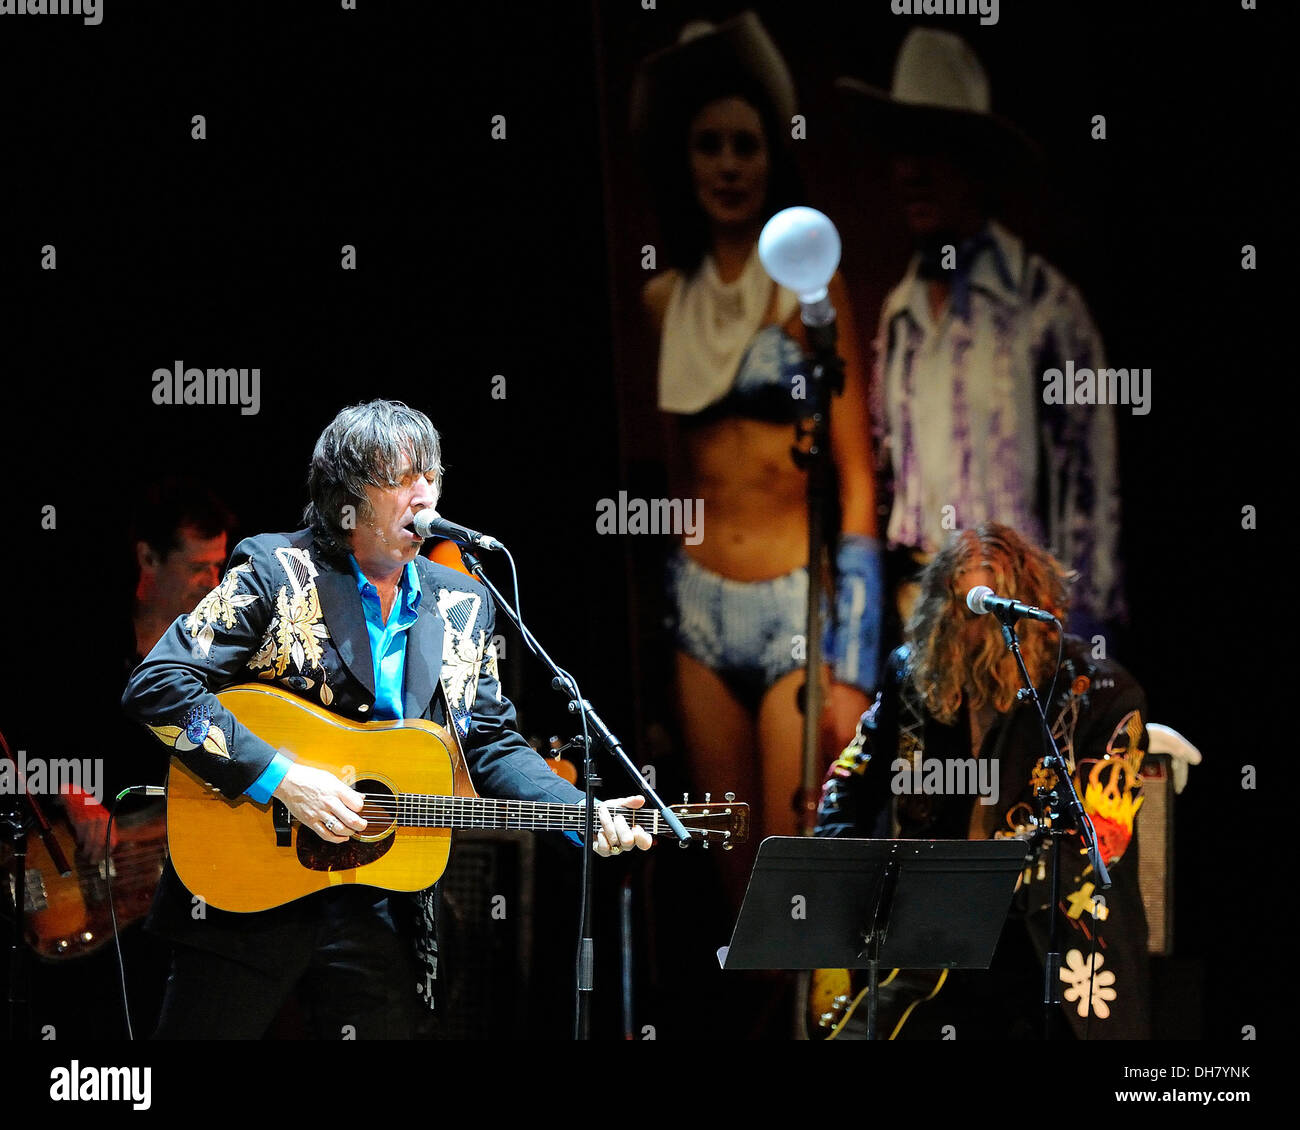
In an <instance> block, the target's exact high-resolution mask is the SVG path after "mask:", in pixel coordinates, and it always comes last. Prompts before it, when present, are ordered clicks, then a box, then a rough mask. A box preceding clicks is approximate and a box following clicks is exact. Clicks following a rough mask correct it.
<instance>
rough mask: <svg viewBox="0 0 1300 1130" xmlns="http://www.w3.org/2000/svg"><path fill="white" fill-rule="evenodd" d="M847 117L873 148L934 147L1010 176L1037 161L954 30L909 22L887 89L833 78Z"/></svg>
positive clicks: (1032, 146)
mask: <svg viewBox="0 0 1300 1130" xmlns="http://www.w3.org/2000/svg"><path fill="white" fill-rule="evenodd" d="M835 88H836V90H837V91H838V92H839V93H840V95H841V97H842V98H843V99H844V100H845V102H846V104H847V108H848V112H849V118H850V121H851V122H852V123H853V124H854V125H855V126H856V127H857V128H858V129H859V130H860V131H861V132H862V133H864V134H865V135H867V137H868V138H870V139H871V140H873V141H875V142H876V143H877V144H879V145H880V146H881V148H884V149H887V150H893V151H899V150H907V149H911V148H914V147H921V148H941V149H946V150H953V151H956V152H958V153H962V154H965V155H966V156H968V157H969V158H972V159H975V160H978V161H979V162H980V163H982V164H984V165H985V167H986V169H988V170H990V171H994V170H996V171H998V172H999V173H1001V174H1003V175H1011V174H1012V173H1013V172H1014V171H1016V170H1018V169H1024V168H1026V167H1028V166H1032V165H1035V164H1037V163H1038V162H1039V161H1040V159H1041V153H1040V151H1039V149H1038V146H1037V145H1036V144H1035V143H1034V142H1033V141H1032V140H1031V139H1030V138H1029V137H1028V135H1026V134H1025V133H1024V132H1022V131H1021V130H1020V128H1019V127H1018V126H1016V125H1015V124H1014V123H1012V122H1011V121H1009V120H1008V119H1007V118H1004V117H1002V116H1001V115H999V114H995V113H993V111H992V109H991V108H990V98H989V80H988V74H987V73H986V72H985V70H984V67H983V66H982V65H981V63H980V61H979V59H978V58H977V57H976V55H975V52H974V51H972V50H971V48H970V46H969V45H968V44H967V43H966V41H965V40H964V39H962V38H961V36H959V35H956V34H954V33H953V32H950V31H938V30H935V29H933V28H913V29H912V31H910V32H909V33H908V35H907V38H906V39H904V40H903V45H902V47H900V48H899V50H898V60H897V62H896V63H895V64H894V80H893V85H892V86H891V87H890V89H889V90H888V91H886V90H881V89H880V88H879V87H874V86H870V85H868V84H867V83H865V82H862V81H860V80H859V79H856V78H849V77H842V78H839V79H836V81H835Z"/></svg>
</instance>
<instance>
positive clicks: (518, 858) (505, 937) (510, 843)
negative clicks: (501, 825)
mask: <svg viewBox="0 0 1300 1130" xmlns="http://www.w3.org/2000/svg"><path fill="white" fill-rule="evenodd" d="M534 850H535V837H534V834H533V833H532V832H513V831H485V830H480V829H462V830H458V831H457V832H456V836H455V840H454V841H453V844H452V849H451V861H450V863H449V864H448V866H447V870H446V871H445V872H444V873H443V877H442V879H441V880H440V881H439V884H438V885H439V888H440V889H441V892H442V901H441V905H440V906H439V910H438V946H439V958H440V961H439V965H440V968H439V976H440V977H441V978H442V998H441V1001H442V1012H443V1014H442V1018H441V1021H440V1022H439V1025H438V1034H439V1037H440V1038H442V1039H447V1040H485V1039H523V1038H525V1037H526V1035H527V1033H526V1024H527V1020H528V1016H527V1007H528V1001H529V998H530V993H529V985H530V982H531V980H532V972H533V971H532V953H533V916H534V911H533V906H534V897H535V892H534V885H535V880H534Z"/></svg>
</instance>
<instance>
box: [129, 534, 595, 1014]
mask: <svg viewBox="0 0 1300 1130" xmlns="http://www.w3.org/2000/svg"><path fill="white" fill-rule="evenodd" d="M416 567H417V569H418V571H419V576H420V582H421V604H420V612H419V615H418V617H417V618H416V621H415V623H414V624H412V625H411V627H410V628H409V629H408V631H409V635H408V637H407V642H406V671H405V680H404V687H403V696H402V706H403V715H404V716H405V717H408V718H425V719H429V720H431V721H435V722H438V723H440V724H442V725H446V726H447V727H448V728H449V729H451V730H452V731H453V732H454V734H455V735H456V737H457V739H459V742H460V746H461V750H462V752H463V754H464V757H465V762H466V765H467V767H468V769H469V771H470V774H471V776H472V778H473V781H474V784H475V787H476V788H477V789H478V791H479V793H480V794H481V795H483V796H491V797H504V798H509V799H519V800H539V801H561V802H565V803H577V802H580V801H581V800H582V793H580V792H579V791H578V790H577V789H575V788H573V786H571V785H569V784H568V783H567V782H566V781H564V780H562V779H561V778H560V777H558V776H556V775H555V774H554V773H552V772H551V771H550V769H549V768H548V767H547V766H546V763H545V761H544V760H543V759H542V758H541V757H540V756H539V755H538V754H537V753H536V752H535V751H534V750H533V749H532V748H531V747H530V746H529V745H528V743H527V742H526V741H525V740H524V738H523V737H522V736H521V735H520V734H519V732H518V730H517V729H516V725H515V710H514V707H513V705H512V704H511V703H510V701H509V699H507V698H506V697H505V696H504V695H503V694H502V691H501V685H500V682H499V680H498V676H497V657H496V650H495V648H494V647H493V645H492V642H491V641H492V632H493V624H494V611H493V606H492V601H491V598H490V597H489V595H488V593H487V590H486V589H485V588H484V587H483V586H482V585H481V584H480V583H479V582H478V581H476V580H474V579H473V578H471V577H468V576H466V575H465V574H463V573H459V572H457V571H456V570H453V569H449V568H447V567H446V566H443V565H438V564H435V563H434V562H431V561H429V560H427V559H425V558H423V557H419V558H416ZM258 680H261V681H266V682H271V683H275V684H277V685H279V686H282V687H285V688H288V689H289V690H291V691H293V692H294V693H295V694H298V695H301V696H302V697H303V698H306V699H308V700H309V701H311V702H313V703H315V704H317V705H320V706H323V707H325V708H327V709H328V710H330V711H332V712H334V713H336V714H339V715H341V716H343V717H345V718H349V719H353V720H356V721H362V722H364V721H368V720H369V718H370V714H371V712H372V711H373V710H374V705H375V681H374V666H373V663H372V660H371V654H370V638H369V635H368V633H367V630H366V623H365V618H364V615H363V612H362V608H361V598H360V594H359V593H358V591H357V584H356V578H355V576H354V575H353V573H352V571H351V569H350V568H349V566H348V564H347V563H346V562H338V561H333V560H330V559H328V558H326V557H324V556H323V555H322V554H321V553H320V552H319V550H318V549H317V548H316V547H315V546H314V544H313V541H312V536H311V531H309V530H302V531H299V532H297V533H293V534H262V535H259V536H257V537H253V538H247V539H245V540H244V541H242V542H241V543H240V544H239V545H238V546H236V547H235V551H234V554H233V555H232V556H231V560H230V567H229V570H228V571H227V573H226V575H225V578H224V579H223V580H222V582H221V583H220V584H219V585H218V586H217V587H216V588H215V589H214V590H213V591H212V592H211V593H209V594H208V596H206V597H205V598H204V599H203V600H202V601H201V602H200V603H199V605H198V607H197V608H195V609H194V611H193V612H191V613H190V614H189V615H188V616H182V617H180V618H179V619H178V620H177V621H176V623H175V624H173V625H172V627H171V628H170V629H169V630H168V631H167V633H166V634H165V635H164V636H163V637H162V639H161V640H159V642H158V644H157V646H156V647H155V648H154V649H153V650H152V651H151V652H150V653H149V655H148V656H147V657H146V658H145V659H144V661H143V662H142V663H141V664H140V666H139V667H137V668H136V670H135V672H134V673H133V675H132V677H131V681H130V683H129V684H128V686H127V688H126V692H125V694H124V696H123V700H122V704H123V707H124V709H125V710H126V711H127V713H128V714H129V715H131V716H132V717H134V718H136V719H138V720H139V721H141V722H143V723H144V724H145V725H146V726H148V727H149V729H150V730H152V731H153V733H154V734H155V735H156V736H157V737H158V738H159V739H160V740H161V741H162V742H163V743H164V744H165V745H167V746H169V747H170V749H171V752H173V753H175V754H176V755H177V756H178V757H180V759H181V760H182V761H184V762H185V764H186V765H187V766H188V767H189V768H190V769H192V770H193V771H194V772H195V773H197V774H198V775H199V776H200V777H202V778H203V779H204V780H205V781H208V782H209V783H210V784H212V785H213V786H215V787H217V788H219V789H220V790H221V791H222V792H223V793H224V794H225V795H226V796H228V797H231V798H232V799H233V798H235V797H238V796H240V795H241V794H242V793H243V792H244V791H245V790H246V789H247V788H248V786H249V785H251V784H252V783H253V782H254V781H256V780H257V778H258V777H259V776H260V775H261V773H262V771H263V770H264V769H265V768H266V767H267V765H268V764H269V763H270V762H271V759H272V758H273V757H274V755H275V750H274V748H273V747H272V746H270V745H269V744H267V743H266V742H265V741H263V740H262V739H261V738H259V737H258V736H257V735H255V734H253V733H252V732H250V731H249V730H248V729H246V728H245V727H244V726H242V725H241V724H240V723H239V722H237V721H236V720H235V718H234V717H233V716H232V715H231V714H230V713H229V711H227V710H226V709H225V708H224V707H223V706H222V705H221V703H220V702H219V701H218V700H217V698H216V695H215V692H217V691H219V690H222V689H223V688H225V687H227V686H231V685H233V684H236V683H245V682H255V681H258ZM313 897H314V896H313ZM412 909H413V910H414V911H415V934H416V947H417V952H418V953H419V956H420V958H421V960H422V961H423V962H424V964H425V966H426V969H427V971H428V973H429V974H430V975H432V974H433V972H434V970H435V968H436V961H435V957H434V955H435V953H436V941H435V939H434V938H433V936H432V934H433V912H432V898H431V896H430V895H429V893H428V892H425V893H424V894H423V895H421V896H416V897H415V905H414V906H413V907H412ZM191 911H192V900H191V897H190V895H189V892H187V891H186V890H185V889H184V887H183V886H182V885H181V884H180V881H179V880H178V879H177V878H176V876H175V873H174V872H173V871H172V870H171V869H170V868H169V869H168V872H167V874H166V875H165V876H164V882H163V884H162V885H161V886H160V888H159V894H158V897H157V899H156V900H155V903H154V909H153V913H152V915H151V919H150V925H151V926H152V927H153V928H154V929H156V930H158V931H159V932H161V933H163V934H165V935H167V936H170V937H172V938H174V939H176V940H179V941H183V942H185V943H186V944H189V945H196V946H200V947H204V948H209V949H214V950H217V951H219V952H223V953H226V954H227V955H228V956H231V957H235V958H238V959H240V960H245V961H247V962H249V963H250V964H254V965H257V964H259V960H258V959H259V956H260V955H262V954H263V953H264V952H265V949H266V947H268V946H270V945H273V937H274V935H275V933H276V931H277V930H278V929H280V928H291V927H292V924H293V922H294V921H295V909H294V904H288V905H287V906H283V907H277V908H275V909H274V910H268V911H264V912H260V913H258V914H227V913H225V912H222V911H218V910H214V909H211V908H208V909H207V910H206V915H205V916H204V917H202V918H196V917H195V916H194V915H193V914H192V913H191ZM431 988H432V985H431V984H429V989H431ZM426 991H427V990H426Z"/></svg>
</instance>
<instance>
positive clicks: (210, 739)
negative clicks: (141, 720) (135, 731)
mask: <svg viewBox="0 0 1300 1130" xmlns="http://www.w3.org/2000/svg"><path fill="white" fill-rule="evenodd" d="M149 729H151V730H152V731H153V732H154V736H155V737H157V738H158V740H159V741H160V742H162V743H163V744H164V745H169V746H171V747H172V748H173V749H175V750H176V752H177V753H186V752H187V751H189V750H191V749H198V748H199V746H198V744H196V743H195V742H192V741H190V739H189V735H188V734H187V733H186V732H185V728H184V727H183V726H150V727H149ZM202 745H203V748H204V749H206V750H207V751H208V752H209V753H215V754H216V755H217V756H218V757H225V758H227V759H228V758H229V757H230V751H229V750H228V749H227V748H226V735H225V734H224V733H222V732H221V727H220V726H218V725H217V724H216V723H215V722H209V723H208V732H207V735H206V736H205V737H204V739H203V743H202Z"/></svg>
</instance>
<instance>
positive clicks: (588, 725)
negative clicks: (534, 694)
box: [460, 546, 691, 1040]
mask: <svg viewBox="0 0 1300 1130" xmlns="http://www.w3.org/2000/svg"><path fill="white" fill-rule="evenodd" d="M460 555H461V559H462V560H463V561H464V562H465V565H466V567H467V568H468V569H469V570H470V572H472V573H473V574H474V576H475V577H477V578H478V579H479V581H481V582H482V583H483V585H484V586H485V587H486V588H487V590H488V592H490V593H491V594H492V599H493V600H495V601H496V604H497V607H498V608H500V609H501V611H502V612H504V613H505V614H506V618H507V619H508V620H509V621H510V622H511V623H512V624H513V625H514V626H515V628H516V629H517V630H518V631H519V635H520V637H521V638H522V639H523V641H524V643H525V644H527V645H528V648H529V650H530V651H532V653H533V654H534V655H536V656H537V657H538V659H540V660H541V661H542V662H543V663H544V664H545V665H546V666H547V667H548V668H549V669H550V671H551V675H552V678H551V687H552V689H554V690H556V691H558V692H559V693H560V694H562V695H563V696H564V697H565V698H567V699H568V700H569V701H568V707H567V709H568V711H569V713H570V714H580V715H581V717H582V728H583V736H582V738H581V739H575V741H580V742H581V745H582V751H583V778H584V782H585V788H586V801H585V809H586V811H585V814H584V823H583V843H584V845H585V847H584V850H583V853H582V939H581V941H580V942H579V946H578V962H577V977H576V984H577V1005H576V1011H575V1015H574V1024H573V1027H574V1032H573V1034H574V1038H575V1039H578V1040H587V1039H590V1038H591V993H592V989H593V972H594V968H595V941H594V939H593V937H592V906H593V905H594V903H595V889H596V876H595V872H593V871H592V869H591V854H592V852H593V851H594V850H595V843H596V829H595V821H596V802H595V794H594V793H593V791H592V790H593V789H594V788H596V787H597V786H599V785H600V780H599V779H598V778H597V777H596V773H595V764H594V762H593V761H592V753H591V742H590V741H588V740H587V737H586V735H587V732H588V731H589V730H590V731H594V733H595V735H596V737H597V738H598V739H599V740H600V742H601V744H602V745H603V746H604V747H605V748H606V749H607V750H608V751H609V752H610V753H611V754H613V755H614V757H615V759H616V760H618V761H619V762H620V763H621V764H622V765H623V768H625V769H626V770H627V772H628V773H629V774H630V775H631V777H632V779H633V780H634V781H636V783H637V788H638V789H639V790H640V791H641V792H642V793H643V794H644V795H645V796H646V798H647V800H649V802H650V804H651V806H652V807H654V808H655V809H657V810H658V811H659V814H660V815H661V816H662V817H663V819H664V823H665V824H667V825H668V827H669V828H670V829H672V832H673V834H674V835H675V836H676V837H677V839H678V842H679V843H680V844H682V845H685V844H688V843H690V839H691V837H690V833H689V832H687V831H686V828H685V826H684V825H683V824H682V822H681V821H680V820H679V819H678V818H677V814H676V813H674V812H673V810H672V809H671V808H669V807H668V805H666V804H665V803H664V802H663V800H662V799H661V798H660V797H659V794H658V793H656V792H655V790H654V789H653V788H651V787H650V783H649V782H648V781H647V780H646V779H645V778H644V777H643V776H642V775H641V771H640V770H639V769H638V768H637V767H636V765H635V763H634V762H633V761H632V759H631V758H630V757H629V756H628V755H627V751H626V750H625V749H624V748H623V743H622V742H620V741H619V740H618V738H617V737H615V735H614V733H613V731H612V730H610V728H609V727H608V726H606V725H605V721H604V719H602V718H601V716H600V715H599V714H597V713H596V710H595V708H594V707H593V706H592V705H591V703H590V702H588V701H587V700H586V699H585V698H582V697H580V696H579V694H578V693H577V689H576V687H575V685H574V683H573V681H572V679H571V677H570V676H569V675H568V673H567V672H564V671H562V670H560V668H559V667H558V666H556V664H555V661H554V660H553V659H552V658H551V657H550V656H549V655H548V654H547V653H546V650H545V648H543V647H542V645H541V644H540V643H538V641H537V639H536V637H535V636H534V635H533V634H532V632H530V631H529V630H528V629H527V628H525V627H524V624H523V621H522V620H521V619H520V618H519V614H518V613H517V612H516V611H515V610H514V608H512V607H511V606H510V602H509V601H507V600H506V598H505V597H504V596H502V594H501V592H500V590H499V589H498V588H497V587H496V585H494V584H493V583H492V582H491V581H490V580H488V578H487V575H486V574H485V573H484V571H483V563H482V562H481V561H480V560H479V559H478V557H477V556H476V555H475V554H474V553H473V551H471V550H470V549H468V548H466V547H465V546H460Z"/></svg>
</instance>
